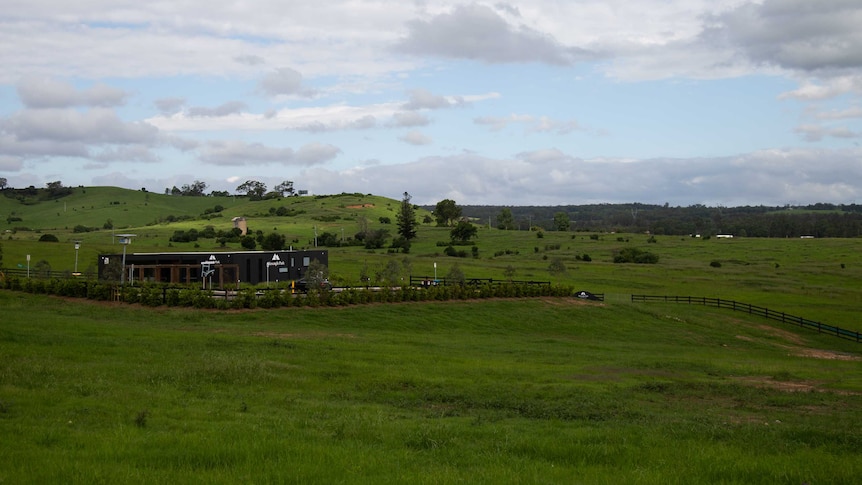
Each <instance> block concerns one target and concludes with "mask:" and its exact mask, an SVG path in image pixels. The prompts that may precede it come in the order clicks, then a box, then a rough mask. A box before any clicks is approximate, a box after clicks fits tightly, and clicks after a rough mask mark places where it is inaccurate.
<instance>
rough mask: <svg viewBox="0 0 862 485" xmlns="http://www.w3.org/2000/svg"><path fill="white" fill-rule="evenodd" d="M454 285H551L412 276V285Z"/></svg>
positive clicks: (538, 282)
mask: <svg viewBox="0 0 862 485" xmlns="http://www.w3.org/2000/svg"><path fill="white" fill-rule="evenodd" d="M438 285H439V286H452V285H473V286H481V285H490V286H499V285H539V286H551V282H550V281H518V280H495V279H492V278H466V279H464V280H463V281H461V280H454V279H451V278H450V279H446V278H435V277H433V276H410V286H438Z"/></svg>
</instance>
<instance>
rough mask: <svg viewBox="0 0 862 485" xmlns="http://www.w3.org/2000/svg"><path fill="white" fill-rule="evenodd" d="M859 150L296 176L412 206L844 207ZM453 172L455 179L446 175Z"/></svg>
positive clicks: (471, 158) (860, 174)
mask: <svg viewBox="0 0 862 485" xmlns="http://www.w3.org/2000/svg"><path fill="white" fill-rule="evenodd" d="M860 156H862V150H859V149H852V150H812V149H795V150H764V151H759V152H753V153H749V154H746V155H740V156H736V157H721V158H692V159H650V160H630V159H601V160H585V159H580V158H576V157H572V156H570V155H567V154H565V153H564V152H562V151H560V150H556V149H550V150H541V151H534V152H525V153H522V154H519V155H518V156H517V157H514V158H511V159H493V158H488V157H482V156H479V155H475V154H461V155H454V156H448V157H427V158H423V159H420V160H416V161H414V162H411V163H407V164H402V165H375V166H362V167H356V168H351V169H347V170H343V171H335V170H328V169H323V168H314V169H309V170H306V171H304V172H303V174H302V180H303V181H304V184H303V185H304V186H307V187H309V189H311V190H312V191H314V192H316V193H317V192H320V193H323V192H330V193H337V192H341V191H345V192H362V193H375V194H381V195H387V196H390V197H394V198H398V197H399V196H400V194H401V193H403V192H404V191H407V192H409V193H410V194H411V195H413V200H414V202H415V203H417V204H435V203H437V202H438V201H440V200H442V199H444V198H454V200H456V201H457V202H458V203H459V204H512V205H557V204H586V203H625V202H632V201H637V202H644V203H656V204H662V203H665V202H669V203H670V204H673V205H690V204H695V203H702V204H706V205H719V204H720V205H729V206H733V205H746V204H765V205H784V204H786V203H788V201H821V202H835V203H846V201H848V200H852V199H857V198H862V187H859V186H858V184H854V183H852V182H851V181H853V180H862V165H860V164H859V163H858V160H859V157H860ZM452 174H458V176H457V177H452Z"/></svg>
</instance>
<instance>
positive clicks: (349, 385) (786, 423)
mask: <svg viewBox="0 0 862 485" xmlns="http://www.w3.org/2000/svg"><path fill="white" fill-rule="evenodd" d="M0 307H2V308H3V314H4V316H3V319H2V323H0V352H2V359H0V435H2V436H3V440H2V442H0V443H2V444H0V463H2V464H3V465H2V466H0V482H2V483H154V482H160V483H165V482H171V483H183V482H198V483H199V482H205V483H455V482H468V483H648V484H652V483H655V484H659V483H661V484H667V483H680V484H683V483H685V484H688V483H770V484H772V483H789V484H802V483H856V482H857V481H858V477H859V476H860V474H862V462H860V461H859V460H858V450H859V448H860V445H862V430H860V428H859V426H858V423H859V419H860V417H862V367H860V362H859V361H860V357H862V351H860V348H859V344H856V343H854V342H848V341H844V340H840V339H836V338H834V337H827V336H824V335H818V334H817V333H814V332H810V331H803V330H799V329H796V328H794V327H787V328H783V327H780V326H776V324H775V323H774V322H769V321H766V320H760V319H756V318H746V316H745V315H742V316H741V315H739V314H733V313H728V312H726V311H719V310H714V309H709V308H704V307H688V306H669V305H660V304H639V305H635V304H631V303H616V304H612V303H607V304H599V303H584V302H581V301H578V300H573V299H568V298H562V299H534V300H497V301H481V302H478V301H477V302H445V303H437V304H425V303H407V304H391V305H367V306H360V307H351V308H347V309H344V308H318V309H309V308H291V309H284V310H272V311H263V310H255V311H241V312H221V313H219V312H200V311H194V310H191V309H155V310H152V309H143V308H139V307H136V306H130V305H124V304H97V303H93V302H87V301H67V300H60V299H56V298H50V297H42V296H33V295H27V294H21V293H12V292H8V291H3V292H0Z"/></svg>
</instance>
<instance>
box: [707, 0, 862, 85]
mask: <svg viewBox="0 0 862 485" xmlns="http://www.w3.org/2000/svg"><path fill="white" fill-rule="evenodd" d="M708 21H709V24H710V28H709V29H707V30H706V31H705V36H704V37H705V38H708V39H712V40H719V41H721V40H723V41H727V42H729V43H730V44H732V45H735V46H736V47H737V48H738V49H739V50H740V51H741V52H743V53H744V54H745V55H747V56H748V57H750V58H751V59H752V60H754V61H755V62H759V63H762V64H766V65H773V66H779V67H782V68H785V69H792V70H800V71H826V72H829V71H833V72H839V71H842V70H845V69H858V68H859V67H862V29H860V28H859V26H860V25H862V4H860V3H859V2H858V1H857V0H823V1H818V2H811V1H808V0H780V1H779V0H767V1H765V2H763V3H762V4H756V3H750V4H744V5H741V6H740V7H738V8H736V9H734V10H731V11H729V12H727V13H725V14H722V15H719V16H716V17H712V18H710V19H708Z"/></svg>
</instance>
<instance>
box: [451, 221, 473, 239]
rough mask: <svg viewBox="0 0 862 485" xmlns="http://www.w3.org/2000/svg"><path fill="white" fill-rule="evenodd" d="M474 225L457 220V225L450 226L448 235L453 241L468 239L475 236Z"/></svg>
mask: <svg viewBox="0 0 862 485" xmlns="http://www.w3.org/2000/svg"><path fill="white" fill-rule="evenodd" d="M476 232H477V229H476V226H474V225H473V224H470V223H469V222H467V221H458V225H456V226H455V227H454V228H452V231H451V232H450V233H449V236H450V237H451V238H452V240H453V241H463V242H466V241H469V240H470V239H472V238H474V237H476Z"/></svg>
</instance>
